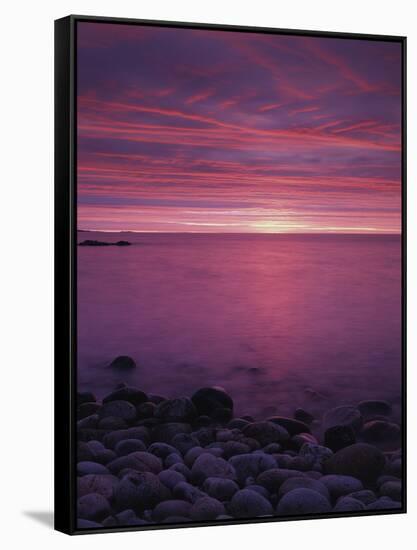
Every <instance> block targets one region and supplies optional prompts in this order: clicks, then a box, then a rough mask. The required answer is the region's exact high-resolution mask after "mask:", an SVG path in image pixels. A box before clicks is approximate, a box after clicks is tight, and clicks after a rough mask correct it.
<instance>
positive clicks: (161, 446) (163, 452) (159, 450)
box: [148, 443, 177, 459]
mask: <svg viewBox="0 0 417 550" xmlns="http://www.w3.org/2000/svg"><path fill="white" fill-rule="evenodd" d="M148 452H149V453H152V454H153V455H155V456H157V457H159V458H162V459H165V458H166V457H167V456H168V455H170V454H172V453H176V452H177V449H176V448H175V447H173V446H172V445H168V443H152V445H150V446H149V448H148Z"/></svg>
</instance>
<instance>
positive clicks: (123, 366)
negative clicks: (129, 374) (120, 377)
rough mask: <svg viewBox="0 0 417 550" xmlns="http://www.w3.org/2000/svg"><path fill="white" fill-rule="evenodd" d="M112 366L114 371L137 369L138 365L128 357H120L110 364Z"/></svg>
mask: <svg viewBox="0 0 417 550" xmlns="http://www.w3.org/2000/svg"><path fill="white" fill-rule="evenodd" d="M110 366H111V367H112V368H113V369H118V370H130V369H134V368H136V363H135V362H134V360H133V359H132V358H131V357H128V356H127V355H119V357H116V358H115V359H113V361H112V362H111V363H110Z"/></svg>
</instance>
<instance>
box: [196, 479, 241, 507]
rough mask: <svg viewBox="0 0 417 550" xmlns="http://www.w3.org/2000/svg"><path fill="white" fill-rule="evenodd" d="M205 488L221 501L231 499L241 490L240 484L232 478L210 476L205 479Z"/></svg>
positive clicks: (209, 493)
mask: <svg viewBox="0 0 417 550" xmlns="http://www.w3.org/2000/svg"><path fill="white" fill-rule="evenodd" d="M203 490H204V491H205V492H206V493H207V494H208V495H209V496H210V497H213V498H215V499H217V500H220V501H221V502H223V501H226V500H230V499H231V498H232V496H233V495H234V494H235V493H236V491H238V490H239V486H238V484H237V483H235V482H234V481H233V480H232V479H222V478H220V477H209V478H207V479H206V480H205V481H204V484H203Z"/></svg>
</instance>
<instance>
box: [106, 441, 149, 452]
mask: <svg viewBox="0 0 417 550" xmlns="http://www.w3.org/2000/svg"><path fill="white" fill-rule="evenodd" d="M114 450H115V451H116V454H117V455H118V456H126V455H129V454H131V453H134V452H135V451H146V445H145V444H144V442H143V441H141V440H140V439H124V440H123V441H119V443H117V445H116V447H115V449H114Z"/></svg>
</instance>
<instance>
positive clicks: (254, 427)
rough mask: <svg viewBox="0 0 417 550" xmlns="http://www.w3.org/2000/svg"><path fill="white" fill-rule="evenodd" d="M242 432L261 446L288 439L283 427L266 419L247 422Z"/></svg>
mask: <svg viewBox="0 0 417 550" xmlns="http://www.w3.org/2000/svg"><path fill="white" fill-rule="evenodd" d="M243 434H244V435H245V436H246V437H251V438H252V439H256V441H258V443H259V444H260V445H261V446H262V447H264V446H265V445H268V444H269V443H283V442H285V441H288V439H289V434H288V431H287V430H286V429H285V428H284V427H282V426H280V425H277V424H274V423H273V422H267V421H262V422H253V423H251V424H249V425H248V426H246V427H245V428H243Z"/></svg>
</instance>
